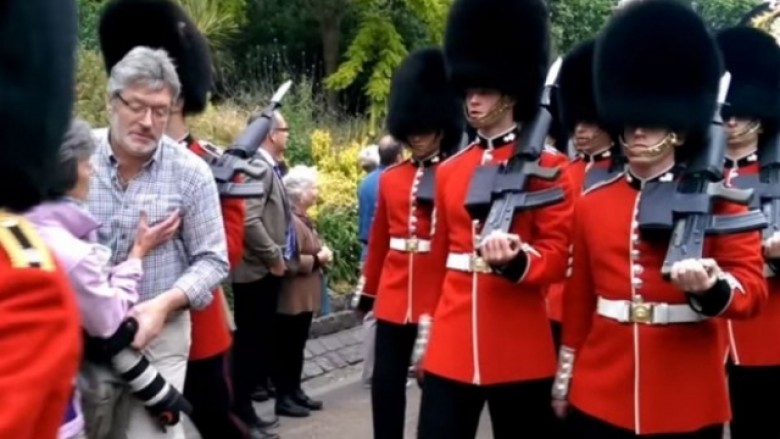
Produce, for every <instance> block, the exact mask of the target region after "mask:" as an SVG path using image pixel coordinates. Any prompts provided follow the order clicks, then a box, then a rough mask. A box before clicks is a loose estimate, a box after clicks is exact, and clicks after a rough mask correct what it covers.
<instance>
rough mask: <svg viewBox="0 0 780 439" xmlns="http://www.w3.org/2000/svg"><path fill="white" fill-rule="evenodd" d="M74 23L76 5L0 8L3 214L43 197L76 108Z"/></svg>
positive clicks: (22, 0) (45, 0)
mask: <svg viewBox="0 0 780 439" xmlns="http://www.w3.org/2000/svg"><path fill="white" fill-rule="evenodd" d="M76 22H77V19H76V6H75V2H74V1H73V0H57V1H51V0H17V1H10V2H1V3H0V157H2V159H0V188H2V189H0V207H3V208H6V209H9V210H13V211H22V210H25V209H27V208H29V207H32V206H34V205H35V204H38V203H39V202H40V201H41V199H42V197H43V194H44V192H45V190H46V178H45V177H46V175H47V170H48V169H49V166H52V165H53V163H54V162H55V161H56V159H57V151H58V150H59V147H60V144H61V142H62V139H63V135H64V134H65V131H66V130H67V128H68V124H69V121H70V118H71V110H72V107H73V93H74V89H73V84H74V81H75V68H76V60H75V48H76V41H77V37H76V35H77V34H76V29H77V28H76Z"/></svg>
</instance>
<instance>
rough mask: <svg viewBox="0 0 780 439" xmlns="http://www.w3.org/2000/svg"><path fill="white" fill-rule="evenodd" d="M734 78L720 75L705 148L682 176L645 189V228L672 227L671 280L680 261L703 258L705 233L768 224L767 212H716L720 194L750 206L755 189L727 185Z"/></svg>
mask: <svg viewBox="0 0 780 439" xmlns="http://www.w3.org/2000/svg"><path fill="white" fill-rule="evenodd" d="M730 82H731V75H730V74H729V73H728V72H726V73H725V74H724V75H723V77H722V78H721V82H720V89H719V93H718V95H719V96H718V105H717V107H718V108H717V109H716V111H715V115H714V116H713V119H712V123H711V124H710V128H709V131H708V139H707V141H706V142H707V144H706V148H704V150H702V152H701V153H700V154H699V155H697V156H695V157H693V158H692V159H691V161H690V162H689V163H688V165H687V166H686V167H685V169H684V171H683V175H682V177H681V178H680V180H679V181H672V182H659V183H654V184H648V185H646V186H645V188H644V189H643V191H642V197H641V200H642V201H641V202H640V205H639V228H640V231H642V230H646V229H658V228H663V227H665V226H670V227H671V230H672V236H671V239H670V242H669V247H668V249H667V252H666V258H665V259H664V263H663V266H662V268H661V273H662V275H663V276H664V277H665V278H666V279H669V276H670V274H671V269H672V266H673V265H674V264H675V263H676V262H679V261H682V260H685V259H691V258H692V259H700V258H702V256H703V251H704V237H705V235H725V234H733V233H742V232H749V231H755V230H761V229H763V228H764V227H766V225H767V222H766V219H765V218H764V215H763V214H762V213H761V212H759V211H757V210H752V211H750V212H746V213H741V214H733V215H715V214H713V213H712V210H713V207H714V204H715V201H716V200H718V199H721V200H727V201H730V202H733V203H738V204H742V205H749V204H750V200H751V198H752V197H753V195H754V194H753V190H752V189H748V190H742V189H732V188H728V187H726V185H725V184H724V179H723V165H724V162H725V151H726V142H727V136H726V131H725V129H724V127H723V119H722V117H721V107H722V106H723V104H724V102H725V98H726V95H727V94H728V89H729V84H730ZM670 189H671V190H670ZM669 201H671V203H670V202H669Z"/></svg>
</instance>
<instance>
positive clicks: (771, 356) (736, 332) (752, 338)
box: [725, 155, 780, 366]
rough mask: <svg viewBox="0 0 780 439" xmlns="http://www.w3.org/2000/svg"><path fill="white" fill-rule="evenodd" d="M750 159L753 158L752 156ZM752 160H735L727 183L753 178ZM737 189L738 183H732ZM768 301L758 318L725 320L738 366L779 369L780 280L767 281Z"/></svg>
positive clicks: (777, 278)
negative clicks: (739, 177) (748, 177)
mask: <svg viewBox="0 0 780 439" xmlns="http://www.w3.org/2000/svg"><path fill="white" fill-rule="evenodd" d="M752 157H755V155H753V156H752ZM752 157H747V158H745V159H742V160H738V161H737V163H736V165H737V166H736V167H733V164H732V166H731V167H730V169H728V170H727V172H726V174H727V177H728V178H729V180H731V181H735V180H733V178H735V177H738V176H739V175H756V174H758V172H759V166H758V162H757V161H756V160H753V159H752ZM735 184H736V185H737V186H738V185H739V180H738V179H737V180H736V181H735ZM767 288H768V289H769V300H768V301H767V304H766V307H765V308H764V310H763V311H761V314H759V315H758V316H756V317H755V318H753V319H750V320H727V321H726V322H725V325H726V328H725V329H726V334H727V342H728V346H729V353H730V356H731V360H732V361H733V362H734V363H735V364H737V365H740V366H777V365H780V277H778V276H773V277H770V278H767Z"/></svg>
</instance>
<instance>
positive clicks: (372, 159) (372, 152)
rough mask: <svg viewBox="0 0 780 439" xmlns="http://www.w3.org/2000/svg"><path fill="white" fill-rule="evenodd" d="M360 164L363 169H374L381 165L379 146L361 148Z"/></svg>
mask: <svg viewBox="0 0 780 439" xmlns="http://www.w3.org/2000/svg"><path fill="white" fill-rule="evenodd" d="M358 164H360V167H361V168H363V169H373V168H376V167H377V166H379V146H378V145H368V146H366V147H365V148H363V149H362V150H360V153H359V154H358Z"/></svg>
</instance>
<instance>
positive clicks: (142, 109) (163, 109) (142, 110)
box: [114, 93, 171, 119]
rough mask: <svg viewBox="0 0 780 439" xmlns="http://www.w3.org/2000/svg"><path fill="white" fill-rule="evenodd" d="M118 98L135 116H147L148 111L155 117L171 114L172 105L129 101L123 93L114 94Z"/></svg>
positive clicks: (161, 117)
mask: <svg viewBox="0 0 780 439" xmlns="http://www.w3.org/2000/svg"><path fill="white" fill-rule="evenodd" d="M114 96H115V97H116V98H117V99H119V101H120V102H122V104H124V106H125V107H127V109H128V110H130V113H132V114H133V115H134V116H137V117H140V116H145V115H146V112H147V111H150V110H151V112H152V117H154V118H155V119H165V118H167V117H168V116H170V115H171V107H170V106H156V107H155V106H151V105H146V104H142V103H140V102H128V101H127V100H126V99H125V98H123V97H122V95H121V94H119V93H116V94H115V95H114Z"/></svg>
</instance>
